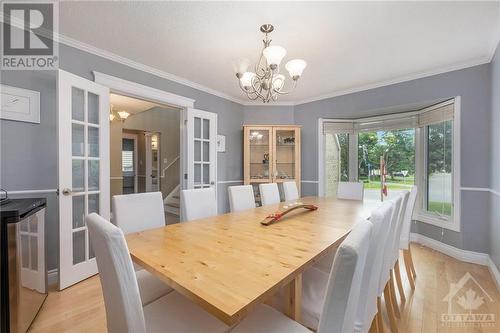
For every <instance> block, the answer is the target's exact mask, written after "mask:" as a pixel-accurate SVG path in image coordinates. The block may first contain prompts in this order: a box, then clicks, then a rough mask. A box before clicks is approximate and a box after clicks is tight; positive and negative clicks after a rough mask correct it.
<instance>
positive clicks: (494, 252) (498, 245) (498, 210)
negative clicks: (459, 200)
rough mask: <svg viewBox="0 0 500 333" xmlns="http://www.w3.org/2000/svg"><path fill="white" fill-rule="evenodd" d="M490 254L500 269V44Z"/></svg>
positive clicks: (494, 76)
mask: <svg viewBox="0 0 500 333" xmlns="http://www.w3.org/2000/svg"><path fill="white" fill-rule="evenodd" d="M490 166H491V170H490V171H491V185H490V188H491V189H492V190H493V191H494V192H493V193H491V192H490V208H491V209H490V245H491V249H490V255H491V259H492V260H493V262H494V263H495V264H496V265H497V267H498V269H500V172H499V171H500V46H499V47H497V51H496V53H495V57H494V59H493V62H492V63H491V160H490Z"/></svg>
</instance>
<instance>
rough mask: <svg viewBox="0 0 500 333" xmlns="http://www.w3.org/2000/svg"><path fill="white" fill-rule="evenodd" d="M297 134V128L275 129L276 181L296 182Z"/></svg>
mask: <svg viewBox="0 0 500 333" xmlns="http://www.w3.org/2000/svg"><path fill="white" fill-rule="evenodd" d="M297 141H298V138H297V132H296V130H295V128H274V149H275V152H274V159H275V169H274V181H275V182H278V183H280V182H285V181H290V180H296V175H297V173H296V172H297V170H296V167H297V166H296V160H297V158H300V156H297V145H296V144H297Z"/></svg>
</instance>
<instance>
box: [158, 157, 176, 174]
mask: <svg viewBox="0 0 500 333" xmlns="http://www.w3.org/2000/svg"><path fill="white" fill-rule="evenodd" d="M179 158H181V157H180V156H177V157H176V158H174V159H173V161H172V162H170V163H169V164H168V165H167V166H166V167H164V168H163V170H161V178H165V171H167V169H168V168H170V167H171V166H172V165H174V163H175V162H177V160H178V159H179Z"/></svg>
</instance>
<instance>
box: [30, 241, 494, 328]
mask: <svg viewBox="0 0 500 333" xmlns="http://www.w3.org/2000/svg"><path fill="white" fill-rule="evenodd" d="M412 252H413V259H414V263H415V268H416V271H417V280H416V288H415V291H414V292H412V291H411V289H410V286H409V284H408V281H407V279H406V275H405V270H404V265H402V264H401V272H402V276H403V281H404V282H405V284H404V288H405V294H406V303H405V305H404V307H403V310H402V313H401V319H399V321H398V327H399V332H403V333H410V332H411V333H416V332H418V333H433V332H443V333H448V332H459V333H469V332H492V333H493V332H500V293H499V292H498V290H497V289H496V286H495V282H494V281H493V279H492V277H491V275H490V273H489V271H488V268H487V267H485V266H480V265H474V264H468V263H463V262H461V261H458V260H455V259H453V258H451V257H448V256H446V255H443V254H441V253H439V252H436V251H433V250H431V249H429V248H426V247H423V246H420V245H418V244H412ZM467 272H469V273H470V274H471V275H472V277H473V278H474V279H475V280H476V281H477V282H478V283H479V285H480V286H481V287H482V288H483V289H484V291H485V292H486V293H487V294H488V295H484V293H483V292H482V291H481V289H480V287H478V286H476V285H475V283H474V281H472V280H468V281H467V283H466V284H465V285H464V287H463V288H462V289H461V290H460V291H459V292H458V293H457V296H458V297H457V298H455V299H454V300H453V303H452V309H451V310H452V313H468V312H469V311H465V310H464V309H463V308H462V307H461V306H460V305H459V304H458V303H457V299H460V297H461V296H466V295H467V292H468V291H469V290H471V291H472V293H474V292H476V294H475V295H473V294H472V293H471V292H469V296H470V297H469V298H467V297H465V298H464V299H462V300H470V301H473V300H476V301H479V303H481V302H480V300H482V301H483V303H482V304H481V305H480V306H479V307H478V308H477V310H474V311H471V313H472V314H477V313H481V314H490V313H491V314H493V315H494V316H495V320H496V323H494V325H495V326H492V327H478V326H477V325H473V326H468V327H458V324H455V326H454V327H446V326H443V323H442V322H441V315H442V314H446V313H448V303H447V302H444V301H443V298H444V297H445V296H446V295H447V294H448V292H449V291H450V286H451V284H452V283H457V282H459V280H460V279H461V278H462V277H463V276H464V275H465V274H466V273H467ZM396 292H397V290H396ZM471 296H474V297H471ZM488 296H489V297H491V299H489V298H488ZM477 297H482V299H480V298H477ZM461 303H462V304H463V302H461ZM469 304H472V303H469ZM383 308H385V307H383ZM384 318H385V319H386V326H385V332H387V333H388V332H390V330H389V327H388V325H387V318H386V316H385V314H384ZM105 331H106V314H105V310H104V302H103V299H102V293H101V286H100V282H99V277H98V276H94V277H92V278H90V279H87V280H85V281H83V282H81V283H79V284H77V285H75V286H73V287H70V288H68V289H66V290H64V291H62V292H56V291H52V292H50V293H49V296H48V297H47V300H46V301H45V304H44V305H43V307H42V309H41V311H40V313H39V314H38V317H37V318H36V319H35V321H34V323H33V325H32V327H31V329H30V332H50V333H54V332H105Z"/></svg>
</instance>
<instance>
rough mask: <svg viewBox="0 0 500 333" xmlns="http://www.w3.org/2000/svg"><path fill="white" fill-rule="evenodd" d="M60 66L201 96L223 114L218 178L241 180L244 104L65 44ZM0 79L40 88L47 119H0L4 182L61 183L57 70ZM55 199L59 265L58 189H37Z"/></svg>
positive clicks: (53, 253) (24, 185)
mask: <svg viewBox="0 0 500 333" xmlns="http://www.w3.org/2000/svg"><path fill="white" fill-rule="evenodd" d="M59 52H60V53H59V57H60V68H61V69H63V70H66V71H68V72H71V73H73V74H76V75H79V76H81V77H84V78H86V79H89V80H92V81H93V80H94V77H93V75H92V71H94V70H96V71H99V72H102V73H106V74H109V75H113V76H117V77H120V78H123V79H125V80H130V81H134V82H137V83H141V84H144V85H147V86H151V87H154V88H157V89H161V90H164V91H168V92H170V93H174V94H178V95H182V96H185V97H188V98H192V99H195V100H196V102H195V108H197V109H202V110H206V111H210V112H215V113H217V114H218V132H219V134H224V135H226V152H225V153H218V160H217V163H218V180H219V181H227V180H241V179H242V178H243V166H242V156H243V154H242V129H241V128H242V124H243V106H242V105H240V104H237V103H234V102H231V101H228V100H226V99H223V98H220V97H217V96H214V95H211V94H208V93H205V92H202V91H199V90H196V89H193V88H191V87H187V86H184V85H181V84H178V83H175V82H172V81H169V80H166V79H164V78H161V77H157V76H155V75H152V74H149V73H145V72H142V71H139V70H136V69H133V68H130V67H127V66H125V65H122V64H119V63H116V62H113V61H111V60H108V59H104V58H102V57H99V56H96V55H93V54H90V53H87V52H84V51H81V50H78V49H75V48H72V47H69V46H66V45H63V44H61V45H60V48H59ZM0 82H1V83H2V84H7V85H12V86H16V87H20V88H26V89H31V90H36V91H40V93H41V94H40V95H41V106H40V110H41V111H40V112H41V123H40V124H29V123H23V122H14V121H8V120H0V132H1V133H0V137H1V143H0V148H1V170H0V184H1V187H2V188H6V189H7V190H9V191H18V190H41V189H55V188H57V187H58V179H57V177H58V173H57V165H58V160H57V152H58V148H57V147H58V144H57V110H56V108H57V107H56V75H55V73H54V72H50V71H2V73H1V77H0ZM226 187H227V184H220V185H219V186H218V199H219V211H220V212H224V211H226V210H227V209H228V207H229V201H228V198H227V190H226ZM36 196H37V197H47V198H48V200H49V201H48V202H49V207H48V219H47V225H46V234H47V242H46V244H47V251H48V258H47V260H48V268H49V269H54V268H57V267H58V261H59V227H58V226H59V221H58V204H57V197H56V196H55V194H54V193H51V194H41V195H36Z"/></svg>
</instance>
